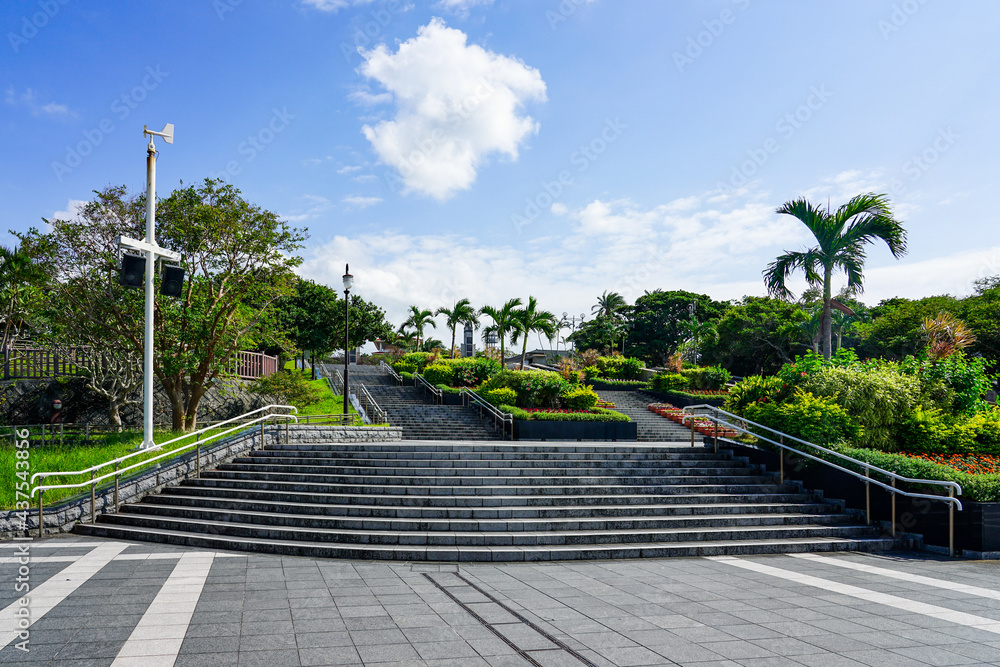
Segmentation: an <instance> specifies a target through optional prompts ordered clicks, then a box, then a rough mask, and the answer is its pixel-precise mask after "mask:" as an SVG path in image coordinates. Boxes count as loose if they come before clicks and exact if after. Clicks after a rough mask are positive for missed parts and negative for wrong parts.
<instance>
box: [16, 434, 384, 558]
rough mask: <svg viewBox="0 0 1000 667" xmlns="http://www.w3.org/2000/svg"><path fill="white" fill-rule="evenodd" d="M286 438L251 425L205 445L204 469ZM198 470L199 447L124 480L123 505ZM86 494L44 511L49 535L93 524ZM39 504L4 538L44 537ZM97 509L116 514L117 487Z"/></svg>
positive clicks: (368, 438)
mask: <svg viewBox="0 0 1000 667" xmlns="http://www.w3.org/2000/svg"><path fill="white" fill-rule="evenodd" d="M285 434H286V430H285V427H284V425H278V426H273V425H266V426H265V427H264V435H263V440H262V439H261V430H260V426H255V427H251V428H249V429H247V430H246V431H243V432H241V433H238V434H234V435H232V436H230V437H228V438H226V439H224V440H222V441H221V442H219V443H217V444H213V445H211V446H207V447H203V448H202V450H201V468H202V470H208V469H210V468H213V467H215V466H217V465H220V464H222V463H226V462H227V461H231V460H232V459H234V458H236V457H237V456H241V455H243V454H245V453H246V452H247V451H250V450H252V449H259V448H260V447H262V446H264V445H273V444H279V443H284V442H285ZM287 434H288V442H289V443H290V444H293V445H294V444H310V443H324V442H359V443H361V442H394V441H397V440H400V439H402V431H401V429H399V428H379V427H370V426H333V425H326V424H309V425H302V426H296V425H294V424H293V425H291V426H289V427H288V431H287ZM197 470H198V462H197V457H196V450H195V449H194V448H192V449H191V450H189V451H188V452H186V453H184V454H180V455H178V456H177V457H176V458H167V459H164V461H163V462H161V463H160V464H159V465H158V466H156V467H154V468H151V469H147V470H143V471H141V472H139V473H137V474H135V475H131V476H128V477H124V478H122V479H121V480H120V481H119V484H118V502H119V503H121V504H124V503H134V502H138V501H139V500H141V499H142V498H143V496H146V495H148V494H150V493H156V492H157V491H159V490H160V489H162V488H163V487H165V486H170V485H173V484H178V483H180V482H181V481H182V480H184V479H186V478H188V477H194V476H196V475H197ZM105 483H107V482H105ZM82 492H83V493H82V495H78V496H74V497H73V498H69V499H68V500H62V501H59V502H58V503H57V504H55V505H53V506H52V507H44V508H43V519H44V521H45V533H59V532H68V531H71V530H73V526H75V525H76V522H77V521H81V520H82V521H90V517H91V502H90V492H89V487H88V488H85V489H82ZM34 503H35V504H34V507H32V508H31V509H30V510H29V511H27V512H18V511H15V510H0V539H11V538H13V537H20V536H24V535H25V534H27V533H30V534H31V535H32V536H37V535H38V505H37V496H36V498H35V499H34ZM93 511H94V512H95V513H96V514H103V513H105V512H114V511H115V507H114V486H113V485H112V486H110V487H107V488H102V489H98V490H97V493H96V496H95V502H94V505H93Z"/></svg>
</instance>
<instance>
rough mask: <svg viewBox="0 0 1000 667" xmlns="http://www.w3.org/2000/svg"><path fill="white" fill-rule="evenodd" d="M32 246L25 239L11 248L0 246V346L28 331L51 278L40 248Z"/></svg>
mask: <svg viewBox="0 0 1000 667" xmlns="http://www.w3.org/2000/svg"><path fill="white" fill-rule="evenodd" d="M30 250H31V249H30V247H29V246H25V245H24V244H23V243H22V244H21V245H20V246H19V247H16V248H12V249H11V248H5V247H3V246H0V327H2V331H0V350H3V349H5V348H6V347H8V346H9V345H12V344H13V343H14V341H15V340H16V339H17V337H18V336H19V335H20V334H22V333H24V332H25V331H26V329H27V327H28V322H29V320H30V319H31V318H32V314H33V313H37V312H38V307H39V305H40V302H41V300H42V290H43V289H44V287H45V286H46V285H47V284H48V281H49V274H48V271H47V270H46V267H45V265H44V264H43V263H42V262H40V261H39V258H38V257H37V256H36V255H37V254H38V252H37V250H36V251H34V252H31V251H30Z"/></svg>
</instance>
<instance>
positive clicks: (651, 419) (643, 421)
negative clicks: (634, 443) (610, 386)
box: [597, 390, 700, 442]
mask: <svg viewBox="0 0 1000 667" xmlns="http://www.w3.org/2000/svg"><path fill="white" fill-rule="evenodd" d="M597 395H598V396H600V397H601V399H602V400H605V401H608V402H609V403H614V404H615V407H614V409H615V410H617V411H618V412H623V413H625V414H626V415H628V416H629V417H630V418H631V419H632V421H634V422H635V423H636V430H637V433H638V435H637V438H636V439H637V440H638V441H639V442H690V439H691V429H689V428H688V427H687V426H681V425H680V424H678V423H677V422H673V421H670V420H669V419H667V418H666V417H662V416H660V415H658V414H656V413H655V412H650V411H649V407H648V406H649V404H650V403H656V402H657V401H658V399H656V398H654V397H652V396H650V395H649V394H647V393H646V392H644V391H604V390H601V391H598V392H597ZM699 440H700V437H699Z"/></svg>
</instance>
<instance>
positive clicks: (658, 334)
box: [626, 289, 729, 366]
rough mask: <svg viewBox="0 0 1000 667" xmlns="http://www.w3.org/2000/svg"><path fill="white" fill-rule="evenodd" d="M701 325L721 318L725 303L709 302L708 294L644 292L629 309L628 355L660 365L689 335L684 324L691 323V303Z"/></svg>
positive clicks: (710, 299)
mask: <svg viewBox="0 0 1000 667" xmlns="http://www.w3.org/2000/svg"><path fill="white" fill-rule="evenodd" d="M692 303H693V304H694V305H695V311H694V312H695V315H696V316H697V317H698V318H700V320H701V321H702V322H709V321H714V320H716V319H718V318H719V317H721V316H722V314H723V313H724V312H725V310H726V308H727V307H728V305H729V304H728V303H724V302H719V301H714V300H712V297H710V296H708V295H707V294H696V293H694V292H685V291H681V290H675V291H669V292H665V291H663V290H659V289H658V290H655V291H653V292H646V293H645V294H643V295H642V296H640V297H639V298H638V299H636V301H635V305H633V306H632V308H631V322H632V325H633V328H632V329H631V330H629V332H628V338H627V341H626V348H627V350H626V351H627V353H628V354H629V355H631V356H635V357H639V358H641V359H643V360H644V361H646V362H647V363H649V364H653V365H657V366H662V365H664V364H666V363H667V360H668V359H669V358H670V356H671V355H672V354H673V353H674V352H675V351H676V350H677V348H678V347H680V344H681V343H682V342H684V339H685V338H686V337H687V336H688V334H687V332H686V329H685V324H686V323H687V322H688V321H689V320H690V317H691V311H690V310H689V307H690V306H691V304H692Z"/></svg>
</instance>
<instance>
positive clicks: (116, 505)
mask: <svg viewBox="0 0 1000 667" xmlns="http://www.w3.org/2000/svg"><path fill="white" fill-rule="evenodd" d="M120 465H121V461H115V514H117V513H118V466H120Z"/></svg>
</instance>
